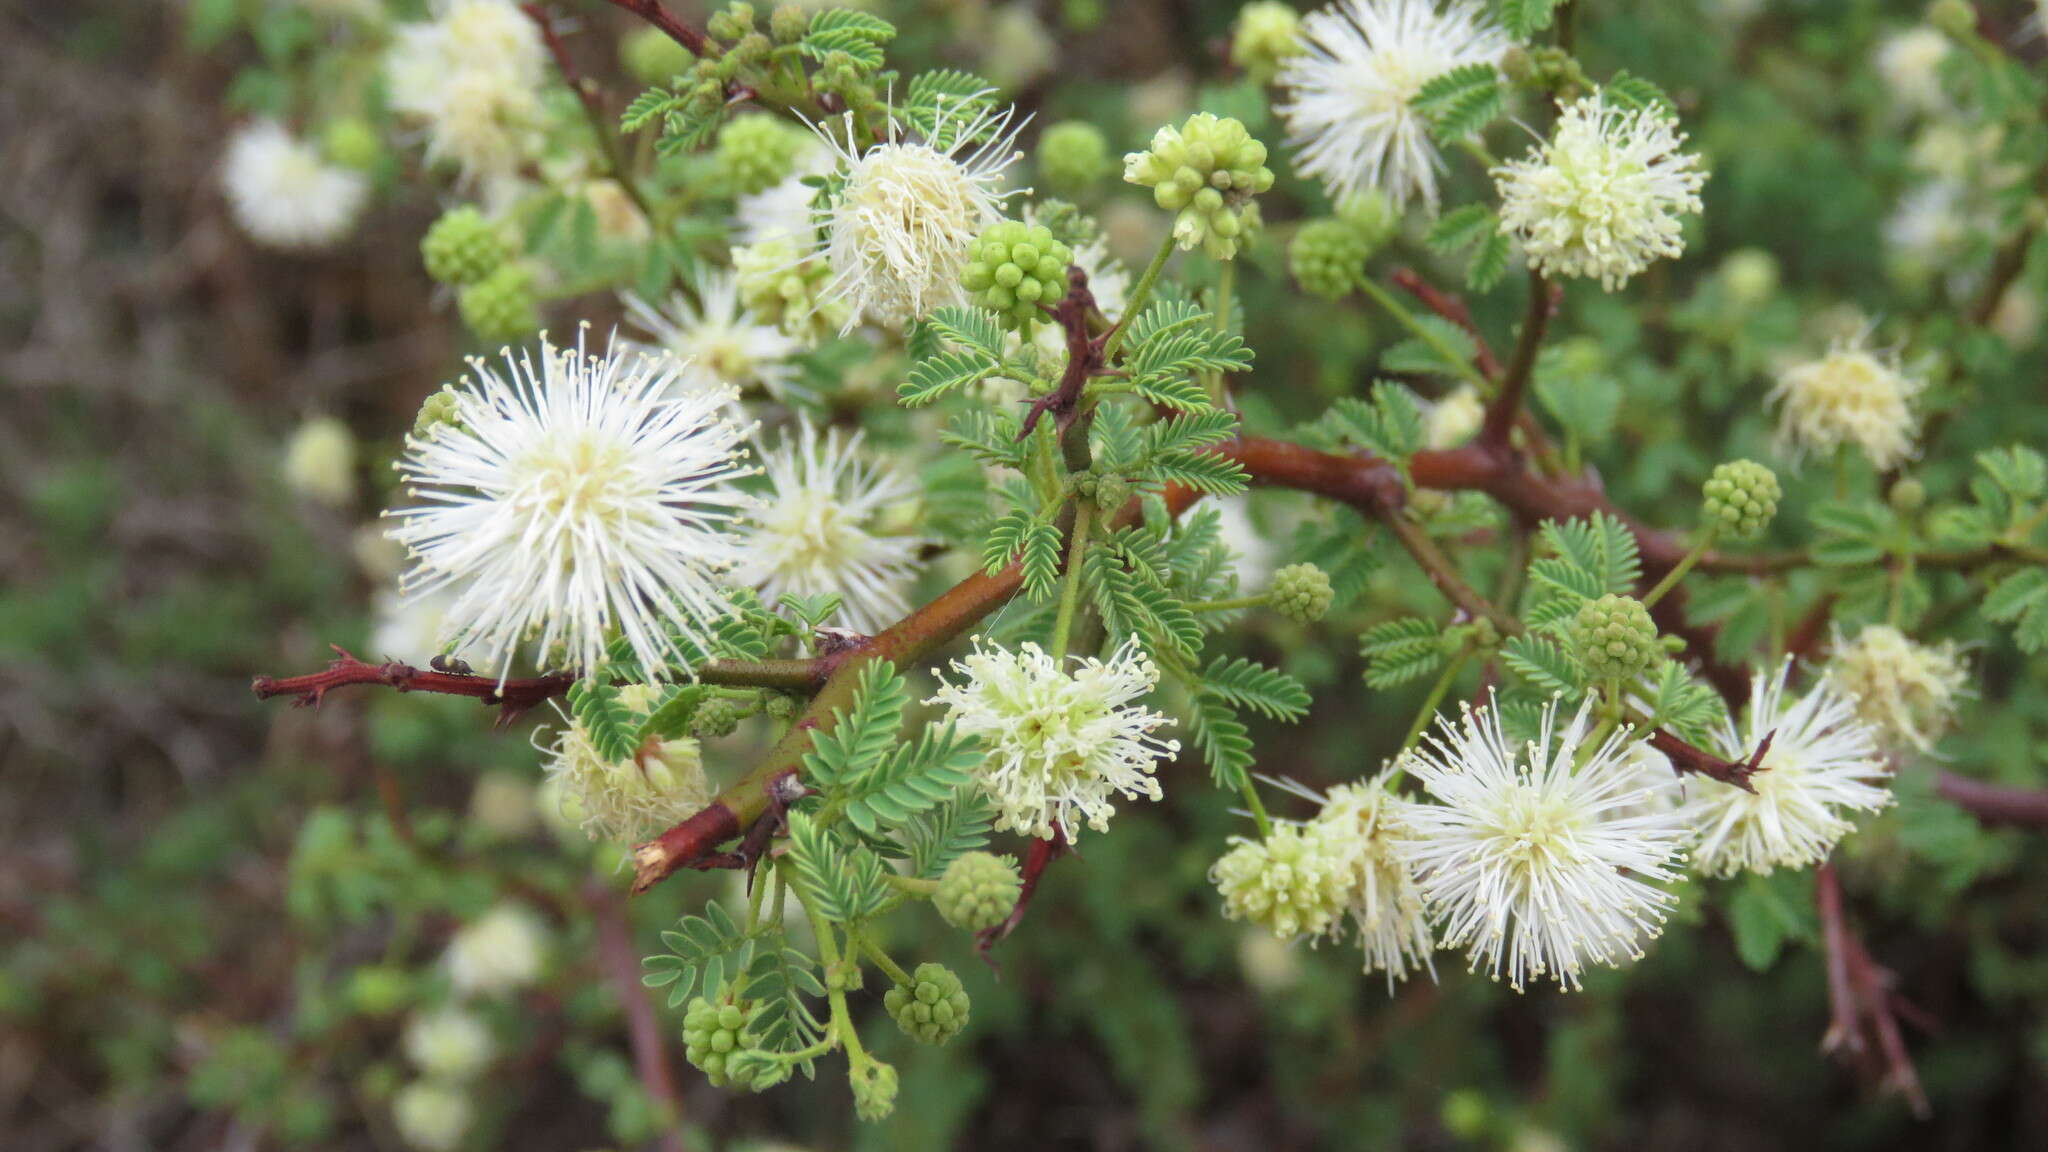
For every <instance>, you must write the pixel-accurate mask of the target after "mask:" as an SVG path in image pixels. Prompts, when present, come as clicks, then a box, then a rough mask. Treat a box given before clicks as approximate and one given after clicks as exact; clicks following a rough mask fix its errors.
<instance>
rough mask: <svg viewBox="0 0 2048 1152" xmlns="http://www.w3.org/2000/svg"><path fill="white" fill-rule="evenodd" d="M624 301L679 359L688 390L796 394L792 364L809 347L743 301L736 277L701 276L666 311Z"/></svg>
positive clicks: (652, 340)
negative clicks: (755, 390) (732, 390)
mask: <svg viewBox="0 0 2048 1152" xmlns="http://www.w3.org/2000/svg"><path fill="white" fill-rule="evenodd" d="M624 299H625V303H626V314H627V316H628V317H629V318H630V320H631V322H632V324H633V326H634V327H635V328H637V329H638V330H639V331H640V332H641V333H643V334H644V337H645V339H646V341H647V343H648V344H650V345H652V346H653V347H654V348H657V349H659V350H660V351H662V352H665V353H667V354H668V355H669V356H670V357H671V358H672V359H673V360H674V361H675V363H676V366H677V367H676V382H677V384H678V385H679V386H680V387H681V388H682V389H683V390H684V391H688V392H705V391H709V392H718V393H720V394H729V393H728V386H729V387H730V388H737V389H739V390H741V391H742V392H745V391H748V390H751V389H760V390H762V391H764V392H766V393H768V395H770V396H773V397H777V398H780V397H781V396H783V395H784V394H785V393H786V392H788V391H789V390H790V385H791V381H793V380H794V379H795V377H796V368H795V366H794V365H792V364H791V363H790V360H791V358H792V357H794V356H796V354H797V353H799V352H801V351H803V345H802V344H801V343H800V342H799V341H798V340H797V339H796V338H795V337H793V336H791V335H790V334H789V333H787V332H784V331H783V330H782V329H781V328H780V327H778V326H777V325H776V324H775V323H774V322H773V321H771V320H769V319H767V318H766V317H763V316H759V315H756V314H755V313H754V312H753V310H752V309H750V308H748V307H747V306H746V305H745V304H744V303H742V302H741V300H740V290H739V281H738V279H737V277H735V276H734V275H733V274H732V273H729V272H706V273H703V274H701V275H699V276H697V277H695V278H694V279H693V280H692V282H691V285H690V291H689V292H688V293H684V292H680V291H679V292H675V293H672V294H671V295H670V296H669V298H668V304H667V306H666V307H661V308H657V307H655V306H654V305H652V304H649V303H648V302H647V301H645V300H642V299H641V298H640V297H638V296H633V295H627V296H625V297H624Z"/></svg>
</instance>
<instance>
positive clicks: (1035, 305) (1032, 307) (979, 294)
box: [960, 220, 1074, 334]
mask: <svg viewBox="0 0 2048 1152" xmlns="http://www.w3.org/2000/svg"><path fill="white" fill-rule="evenodd" d="M967 251H968V260H967V264H966V265H965V267H963V268H962V269H961V270H960V282H961V283H962V284H964V285H965V286H966V287H967V291H968V294H969V298H970V299H971V300H972V301H973V302H974V303H975V304H977V305H980V306H981V307H983V308H987V309H989V310H991V311H993V312H995V313H996V314H997V315H998V316H1000V317H1001V318H1002V321H1003V324H1004V325H1005V326H1006V327H1010V328H1018V329H1022V330H1023V331H1025V332H1026V333H1027V334H1028V333H1029V332H1030V329H1031V325H1032V324H1033V323H1034V322H1036V321H1037V320H1038V318H1039V317H1040V316H1041V315H1043V313H1041V312H1040V311H1039V304H1040V303H1041V302H1043V303H1044V304H1045V305H1046V306H1047V307H1050V306H1051V305H1052V304H1053V303H1054V302H1055V301H1057V300H1059V298H1060V297H1062V296H1065V295H1066V294H1067V265H1068V264H1069V263H1070V262H1071V261H1072V260H1073V258H1074V253H1073V250H1072V249H1070V248H1068V247H1067V246H1066V245H1065V244H1062V243H1060V242H1059V241H1058V240H1055V239H1053V235H1052V231H1051V230H1050V229H1048V228H1046V227H1045V226H1043V225H1040V224H1020V223H1018V222H1017V221H1015V220H1000V221H997V222H996V223H994V224H991V225H989V226H988V229H987V230H986V231H984V232H983V233H982V234H981V236H980V237H979V238H977V239H976V240H975V241H974V243H973V245H972V246H971V247H969V248H968V250H967Z"/></svg>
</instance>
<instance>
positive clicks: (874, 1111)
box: [846, 1057, 896, 1124]
mask: <svg viewBox="0 0 2048 1152" xmlns="http://www.w3.org/2000/svg"><path fill="white" fill-rule="evenodd" d="M846 1082H847V1084H848V1085H849V1086H850V1087H852V1089H853V1113H854V1115H856V1116H859V1117H860V1118H861V1119H863V1120H866V1121H868V1122H869V1123H871V1124H872V1123H875V1122H877V1121H880V1120H886V1119H888V1118H889V1113H891V1112H894V1111H895V1110H896V1069H895V1067H893V1066H892V1065H888V1064H884V1063H882V1062H881V1061H880V1060H876V1059H874V1058H872V1057H870V1058H869V1059H868V1060H867V1061H866V1062H865V1063H862V1064H854V1065H850V1066H849V1067H848V1068H847V1070H846Z"/></svg>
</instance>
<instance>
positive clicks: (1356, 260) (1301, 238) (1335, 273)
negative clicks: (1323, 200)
mask: <svg viewBox="0 0 2048 1152" xmlns="http://www.w3.org/2000/svg"><path fill="white" fill-rule="evenodd" d="M1371 258H1372V245H1371V244H1369V243H1367V242H1366V238H1365V236H1364V234H1362V233H1361V232H1359V230H1358V229H1356V228H1353V227H1352V226H1351V225H1349V224H1347V223H1345V222H1344V221H1342V220H1334V219H1331V220H1311V221H1309V222H1308V223H1306V224H1303V225H1302V226H1301V228H1300V229H1299V230H1298V231H1296V232H1295V234H1294V239H1293V241H1291V242H1290V243H1289V244H1288V245H1287V266H1288V269H1289V270H1290V271H1292V272H1293V273H1294V279H1295V282H1296V283H1298V284H1300V285H1301V288H1302V291H1304V292H1307V293H1309V294H1310V295H1312V296H1321V297H1322V298H1323V299H1325V300H1338V299H1342V298H1343V297H1345V296H1348V295H1350V294H1351V290H1352V289H1354V288H1356V287H1357V286H1358V282H1359V281H1360V280H1362V279H1364V278H1365V262H1366V261H1367V260H1370V259H1371Z"/></svg>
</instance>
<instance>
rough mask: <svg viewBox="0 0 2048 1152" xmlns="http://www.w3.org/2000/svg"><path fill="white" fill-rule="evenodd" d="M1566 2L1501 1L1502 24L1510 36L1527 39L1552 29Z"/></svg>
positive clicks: (1552, 0) (1557, 0) (1535, 0)
mask: <svg viewBox="0 0 2048 1152" xmlns="http://www.w3.org/2000/svg"><path fill="white" fill-rule="evenodd" d="M1563 3H1564V0H1500V22H1501V26H1502V27H1504V28H1506V29H1507V31H1508V35H1510V36H1513V37H1516V38H1519V39H1526V38H1527V37H1529V36H1531V35H1533V34H1535V33H1537V32H1541V31H1543V30H1544V29H1545V28H1548V27H1550V21H1551V19H1552V18H1553V17H1554V16H1555V15H1556V12H1557V9H1558V8H1559V7H1560V6H1561V5H1562V4H1563Z"/></svg>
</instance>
